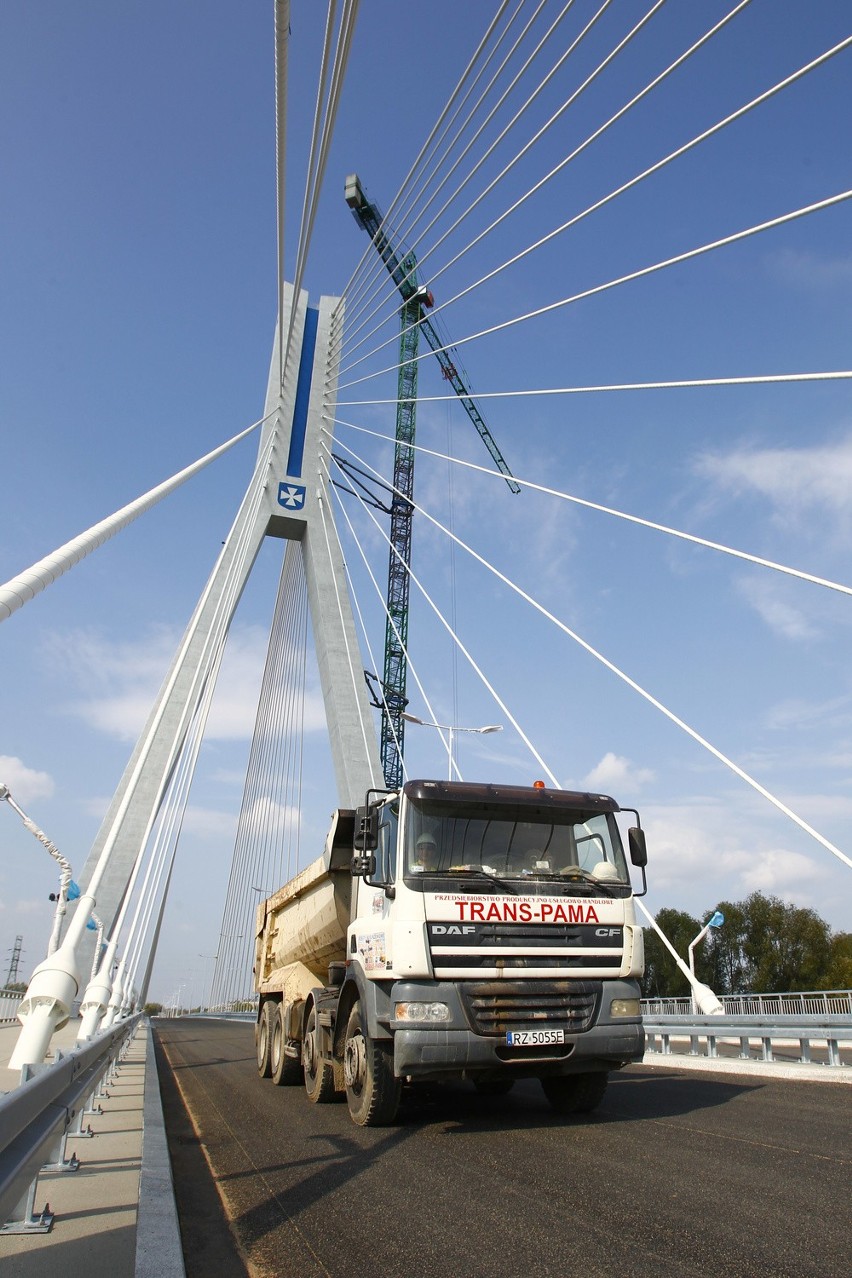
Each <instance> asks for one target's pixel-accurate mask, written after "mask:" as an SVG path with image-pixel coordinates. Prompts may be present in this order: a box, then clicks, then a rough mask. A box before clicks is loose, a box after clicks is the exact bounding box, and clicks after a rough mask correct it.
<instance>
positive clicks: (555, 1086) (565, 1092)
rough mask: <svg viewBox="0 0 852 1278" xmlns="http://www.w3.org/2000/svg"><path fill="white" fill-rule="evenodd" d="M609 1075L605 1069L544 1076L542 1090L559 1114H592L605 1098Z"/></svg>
mask: <svg viewBox="0 0 852 1278" xmlns="http://www.w3.org/2000/svg"><path fill="white" fill-rule="evenodd" d="M608 1082H609V1075H608V1074H607V1073H606V1072H605V1071H604V1070H600V1071H596V1072H595V1073H593V1074H563V1075H561V1076H560V1077H558V1078H543V1079H542V1080H541V1086H542V1091H543V1092H544V1094H545V1096H546V1097H547V1099H548V1100H549V1101H550V1104H551V1106H552V1107H553V1109H555V1110H556V1113H557V1114H590V1113H591V1111H592V1110H593V1109H597V1107H598V1105H600V1103H601V1101H602V1100H603V1096H604V1092H605V1091H606V1085H607V1083H608Z"/></svg>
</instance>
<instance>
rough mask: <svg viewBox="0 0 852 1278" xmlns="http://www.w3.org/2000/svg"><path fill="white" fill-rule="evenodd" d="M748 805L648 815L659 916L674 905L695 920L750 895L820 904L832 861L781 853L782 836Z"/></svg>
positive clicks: (685, 806)
mask: <svg viewBox="0 0 852 1278" xmlns="http://www.w3.org/2000/svg"><path fill="white" fill-rule="evenodd" d="M749 803H750V801H749V800H747V799H744V800H743V801H742V802H736V801H732V802H731V803H725V802H722V801H717V800H705V799H702V798H696V799H694V800H687V801H686V802H683V803H680V804H672V805H670V806H666V807H659V808H651V809H647V810H645V811H644V812H643V820H642V824H643V825H644V826H645V827H646V830H647V838H648V855H649V869H648V881H649V886H650V888H651V891H652V894H653V900H654V910H656V909H658V908H659V907H660V906H662V905H671V906H674V907H675V908H677V909H689V910H692V912H693V913H696V914H698V913H699V912H700V911H701V910H702V909H707V908H709V907H710V906H711V905H713V904H715V902H716V901H717V900H723V899H728V900H740V899H742V898H743V897H746V896H748V895H749V894H750V893H752V892H763V893H765V894H767V895H775V896H781V897H783V898H784V899H786V900H790V901H793V902H795V903H796V904H797V905H809V904H812V903H814V902H815V900H816V895H818V894H819V893H820V891H822V890H823V888H824V887H825V886H826V885H827V884H828V883H829V881H830V873H831V868H832V867H831V858H830V857H828V856H827V854H825V853H823V852H821V850H820V849H818V848H817V847H816V845H814V850H813V854H812V855H806V854H805V853H801V852H797V851H793V850H791V849H789V848H786V847H784V846H783V844H782V843H780V842H779V841H778V837H777V833H776V834H774V835H772V836H767V831H766V826H765V821H764V820H762V819H760V818H758V819H757V820H756V819H755V817H754V816H752V815H751V814H750V811H749ZM821 904H822V912H823V914H825V912H826V911H825V904H824V903H821Z"/></svg>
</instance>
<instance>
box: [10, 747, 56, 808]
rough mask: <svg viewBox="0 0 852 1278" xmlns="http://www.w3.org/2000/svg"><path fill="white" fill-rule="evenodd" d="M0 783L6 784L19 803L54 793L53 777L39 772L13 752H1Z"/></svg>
mask: <svg viewBox="0 0 852 1278" xmlns="http://www.w3.org/2000/svg"><path fill="white" fill-rule="evenodd" d="M0 784H2V785H5V786H6V787H7V788H8V790H9V792H10V794H11V795H12V798H13V799H14V800H15V801H16V802H17V803H21V804H24V803H29V802H30V801H31V800H32V799H49V798H50V796H51V795H52V794H53V790H54V782H53V777H52V776H50V774H49V773H47V772H38V771H36V769H35V768H28V767H27V765H26V764H25V763H24V762H23V761H22V760H21V759H19V758H17V757H16V756H15V755H13V754H0Z"/></svg>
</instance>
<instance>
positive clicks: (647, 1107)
mask: <svg viewBox="0 0 852 1278" xmlns="http://www.w3.org/2000/svg"><path fill="white" fill-rule="evenodd" d="M760 1087H761V1084H759V1083H743V1082H733V1081H731V1080H730V1079H725V1080H722V1079H719V1080H716V1079H708V1078H696V1077H695V1075H688V1074H684V1075H678V1074H676V1073H675V1072H672V1073H670V1074H669V1073H667V1074H666V1075H665V1076H661V1075H660V1074H658V1073H655V1072H652V1071H642V1070H636V1069H634V1070H630V1071H629V1072H627V1073H624V1074H618V1075H616V1076H615V1077H614V1078H612V1079H611V1080H610V1084H609V1087H608V1089H607V1092H606V1095H605V1096H604V1099H603V1101H602V1102H601V1104H600V1106H599V1107H598V1109H596V1110H595V1111H594V1112H593V1113H591V1114H571V1115H560V1114H556V1113H554V1111H553V1110H552V1109H551V1107H550V1105H549V1103H548V1101H547V1099H546V1097H545V1096H544V1093H543V1092H542V1090H541V1087H540V1085H539V1083H538V1081H537V1080H536V1079H529V1078H528V1079H521V1080H519V1081H518V1082H517V1083H516V1084H515V1087H514V1088H513V1090H512V1091H511V1092H510V1093H509V1094H508V1095H506V1096H499V1097H497V1096H494V1097H490V1096H482V1095H480V1094H479V1093H478V1092H476V1091H475V1090H474V1089H473V1088H472V1087H470V1086H469V1085H466V1084H442V1085H439V1084H435V1085H430V1084H422V1085H420V1086H419V1087H413V1088H410V1089H407V1090H406V1092H404V1093H403V1105H402V1107H401V1109H400V1116H399V1119H398V1125H399V1126H402V1127H406V1128H408V1127H411V1128H415V1129H416V1128H418V1127H422V1126H424V1125H426V1124H429V1123H435V1122H449V1123H452V1124H453V1127H454V1129H455V1130H461V1131H469V1130H480V1131H511V1130H520V1129H523V1130H526V1131H528V1130H529V1129H530V1128H547V1127H553V1126H566V1127H577V1126H590V1125H592V1126H594V1125H601V1124H612V1123H620V1122H633V1121H637V1122H638V1121H640V1120H642V1121H647V1120H648V1118H676V1117H678V1116H682V1115H686V1114H694V1113H696V1112H698V1111H701V1110H706V1109H716V1108H719V1107H720V1106H722V1105H726V1104H728V1103H729V1102H730V1101H732V1100H734V1099H735V1098H736V1097H738V1096H741V1095H742V1094H743V1093H747V1092H752V1091H755V1090H758V1089H759V1088H760Z"/></svg>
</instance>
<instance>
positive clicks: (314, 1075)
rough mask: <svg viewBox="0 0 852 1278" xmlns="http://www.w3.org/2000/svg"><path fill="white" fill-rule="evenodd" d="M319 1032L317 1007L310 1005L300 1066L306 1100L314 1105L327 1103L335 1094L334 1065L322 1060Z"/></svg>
mask: <svg viewBox="0 0 852 1278" xmlns="http://www.w3.org/2000/svg"><path fill="white" fill-rule="evenodd" d="M318 1039H319V1033H318V1026H317V1009H316V1008H315V1007H312V1008H311V1010H310V1012H309V1013H308V1019H307V1022H306V1024H305V1037H304V1038H303V1039H302V1067H303V1069H304V1072H305V1091H306V1092H307V1093H308V1100H310V1101H313V1103H314V1104H315V1105H327V1104H328V1103H329V1101H333V1100H334V1097H335V1095H336V1092H335V1089H334V1066H332V1065H329V1063H328V1061H324V1060H323V1059H322V1057H321V1056H320V1054H319V1045H318Z"/></svg>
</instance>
